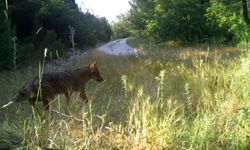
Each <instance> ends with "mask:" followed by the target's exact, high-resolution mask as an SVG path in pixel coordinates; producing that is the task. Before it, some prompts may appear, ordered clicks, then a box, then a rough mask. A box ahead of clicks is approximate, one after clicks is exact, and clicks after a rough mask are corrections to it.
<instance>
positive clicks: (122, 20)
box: [112, 15, 131, 38]
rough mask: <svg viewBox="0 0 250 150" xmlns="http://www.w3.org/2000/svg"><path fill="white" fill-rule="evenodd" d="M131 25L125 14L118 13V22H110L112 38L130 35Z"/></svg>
mask: <svg viewBox="0 0 250 150" xmlns="http://www.w3.org/2000/svg"><path fill="white" fill-rule="evenodd" d="M130 27H131V25H130V22H129V20H128V17H127V16H126V15H120V16H119V17H118V22H116V23H114V24H112V31H113V36H114V38H125V37H129V36H130V35H131V33H130V30H131V28H130Z"/></svg>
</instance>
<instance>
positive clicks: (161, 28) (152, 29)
mask: <svg viewBox="0 0 250 150" xmlns="http://www.w3.org/2000/svg"><path fill="white" fill-rule="evenodd" d="M130 4H131V7H132V8H131V10H130V11H129V12H128V13H127V14H126V15H121V16H120V17H119V20H120V22H118V23H116V24H115V25H114V26H113V30H114V35H115V36H116V37H125V36H129V35H133V36H140V37H151V38H154V39H155V41H157V42H165V41H168V40H179V41H184V42H218V43H226V44H228V43H233V44H238V43H240V42H242V41H244V42H245V41H246V42H248V41H249V37H250V34H249V33H250V32H249V27H248V24H250V20H249V16H248V3H247V0H241V1H239V0H174V1H165V0H131V1H130ZM243 10H244V11H243Z"/></svg>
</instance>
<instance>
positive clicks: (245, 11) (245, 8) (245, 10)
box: [241, 0, 250, 26]
mask: <svg viewBox="0 0 250 150" xmlns="http://www.w3.org/2000/svg"><path fill="white" fill-rule="evenodd" d="M241 2H242V8H243V17H244V20H245V22H246V24H247V25H248V26H250V19H249V15H248V6H247V0H242V1H241Z"/></svg>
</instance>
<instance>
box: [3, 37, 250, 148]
mask: <svg viewBox="0 0 250 150" xmlns="http://www.w3.org/2000/svg"><path fill="white" fill-rule="evenodd" d="M133 42H134V43H133ZM131 43H132V44H131ZM141 43H143V42H141V41H136V40H133V39H132V40H130V41H129V44H131V45H133V46H135V47H141V49H144V51H145V53H146V54H145V55H143V56H139V57H135V56H108V55H105V54H103V53H101V52H98V51H96V50H93V51H91V52H88V53H87V54H85V55H84V56H82V57H79V58H78V59H77V60H74V61H73V62H72V63H70V64H68V65H66V66H62V67H59V68H57V70H63V69H71V68H76V67H80V66H82V65H85V64H88V63H89V62H91V61H92V60H93V59H96V60H97V62H98V64H97V65H98V67H99V70H100V72H101V74H102V76H103V77H104V78H105V79H106V81H105V82H104V83H101V84H98V83H96V82H94V81H91V82H90V83H89V84H88V85H87V95H88V96H89V98H90V103H89V104H84V103H83V102H82V101H81V100H80V98H79V97H78V95H77V94H75V95H73V96H72V97H71V103H70V106H67V105H66V102H65V98H64V96H58V100H56V101H54V102H53V103H52V108H51V110H50V111H49V112H43V114H42V115H41V116H39V115H38V114H37V113H36V112H35V111H34V110H32V109H31V107H30V106H29V105H28V104H26V103H17V104H14V105H12V106H9V107H8V108H7V109H2V110H0V113H1V116H0V132H1V133H0V143H1V142H2V143H7V144H8V145H9V146H12V147H15V148H20V149H35V148H37V149H39V148H40V149H41V148H54V149H248V148H249V136H250V128H249V127H250V126H249V125H250V117H249V113H250V110H249V108H250V102H249V98H250V92H249V89H250V84H249V83H250V75H249V69H248V68H249V67H250V66H249V65H250V55H249V52H248V49H247V48H242V47H241V48H237V47H226V46H209V45H200V46H191V47H181V48H180V47H178V46H173V44H172V43H171V44H172V45H171V46H170V47H168V46H160V47H159V46H157V45H148V44H146V42H145V44H141ZM53 71H54V70H53ZM37 73H38V69H37V68H29V69H24V70H19V71H16V72H14V73H2V74H0V84H1V87H2V88H1V89H0V95H1V99H2V100H1V102H0V104H4V103H6V102H7V101H8V98H9V97H10V96H12V95H13V94H14V93H15V92H16V91H17V89H18V88H19V87H20V86H21V85H22V84H23V83H24V82H25V81H26V80H27V79H29V78H30V77H31V76H33V75H34V74H37ZM14 79H15V80H14ZM39 105H40V104H38V107H39Z"/></svg>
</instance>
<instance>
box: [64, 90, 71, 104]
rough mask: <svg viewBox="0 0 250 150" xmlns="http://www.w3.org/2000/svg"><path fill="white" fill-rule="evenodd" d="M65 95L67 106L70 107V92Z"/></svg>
mask: <svg viewBox="0 0 250 150" xmlns="http://www.w3.org/2000/svg"><path fill="white" fill-rule="evenodd" d="M64 95H65V97H66V101H67V105H69V101H70V92H65V93H64Z"/></svg>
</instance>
